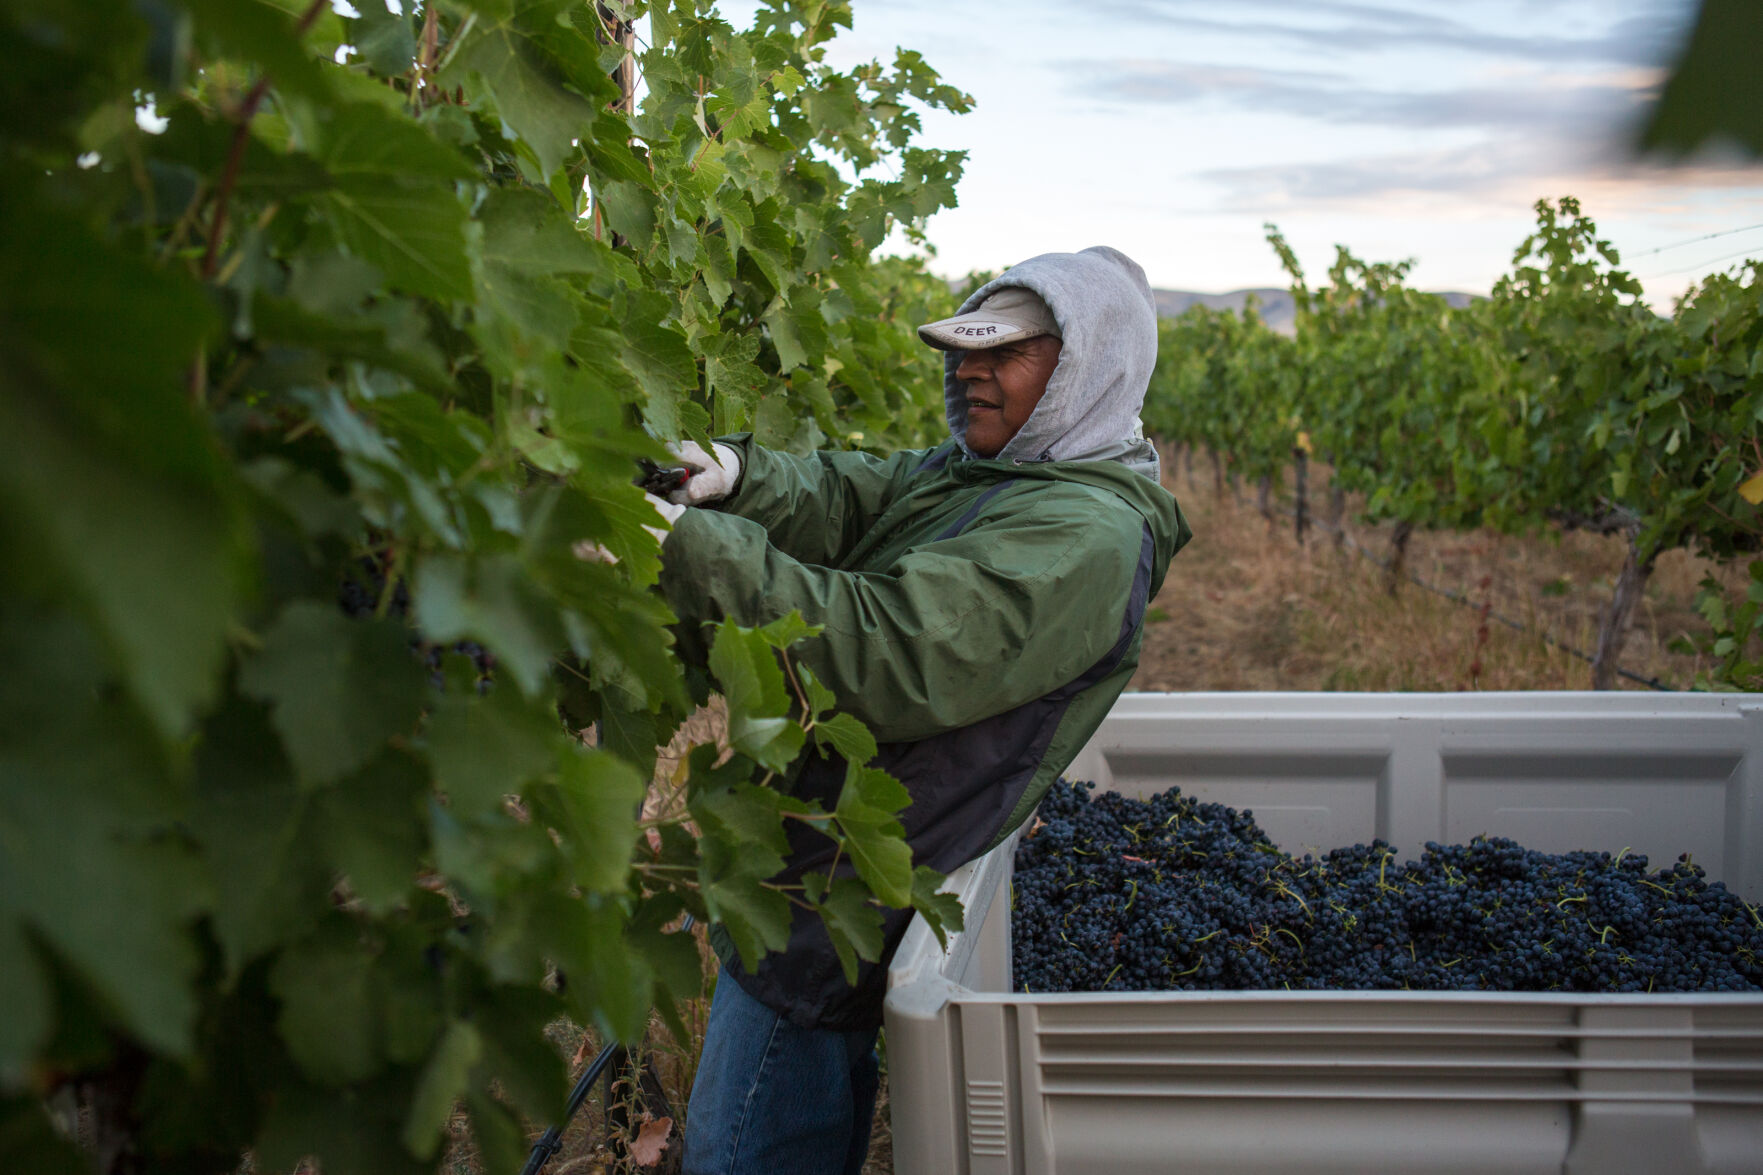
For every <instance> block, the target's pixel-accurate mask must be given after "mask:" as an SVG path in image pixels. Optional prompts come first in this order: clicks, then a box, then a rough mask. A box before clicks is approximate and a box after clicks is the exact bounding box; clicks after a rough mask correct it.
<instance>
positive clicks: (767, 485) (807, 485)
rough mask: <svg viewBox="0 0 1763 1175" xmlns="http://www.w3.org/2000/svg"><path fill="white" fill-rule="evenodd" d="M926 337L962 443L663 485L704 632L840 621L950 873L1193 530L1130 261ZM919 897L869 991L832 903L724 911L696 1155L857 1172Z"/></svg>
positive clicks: (1129, 654)
mask: <svg viewBox="0 0 1763 1175" xmlns="http://www.w3.org/2000/svg"><path fill="white" fill-rule="evenodd" d="M919 335H920V337H921V338H922V339H923V340H924V341H925V342H926V343H928V344H929V345H930V346H932V347H936V348H939V349H941V350H943V351H945V352H946V354H945V356H944V396H945V402H946V408H947V416H948V422H949V432H950V440H949V441H947V442H945V443H944V444H942V445H940V446H938V447H936V448H934V449H930V450H924V451H917V452H904V453H896V454H894V455H893V456H890V457H877V456H872V455H869V454H865V453H851V452H823V453H816V454H814V455H812V456H809V457H796V456H791V455H788V454H783V453H775V452H771V451H769V450H766V449H764V448H761V447H760V446H757V445H754V444H753V443H752V442H751V440H750V439H747V438H731V439H728V440H726V441H719V442H718V443H717V444H716V445H715V447H714V452H712V453H705V452H704V451H703V450H702V449H700V448H698V447H697V446H687V447H686V448H685V449H682V456H684V457H685V458H686V459H687V460H688V462H689V463H691V464H693V465H695V466H697V467H698V468H699V469H700V472H699V473H697V474H696V475H695V476H694V477H693V478H692V479H691V480H690V481H689V482H688V483H687V486H686V488H685V489H683V490H680V491H676V492H675V495H674V496H675V498H676V499H677V502H676V503H672V504H669V503H660V504H659V506H658V508H659V509H661V510H662V512H663V513H664V514H665V515H667V516H668V517H669V519H670V521H672V523H673V530H672V533H671V534H670V535H669V536H668V538H667V540H666V544H665V548H664V571H663V575H662V587H663V589H664V590H665V591H666V593H667V597H668V600H669V602H670V603H671V604H672V606H673V608H674V610H675V611H676V612H677V613H678V614H679V616H680V618H681V619H682V621H684V622H685V623H684V626H683V627H684V628H685V630H686V631H687V634H688V641H689V639H690V634H691V633H693V632H694V631H695V630H696V629H697V628H698V627H699V626H700V624H701V623H702V622H707V621H715V620H720V619H723V618H725V617H727V618H732V619H734V620H736V621H738V622H740V623H742V624H747V625H757V624H763V623H766V622H768V621H771V620H775V619H777V618H778V617H780V616H783V615H786V614H788V613H789V612H791V611H792V610H794V611H799V612H801V614H802V615H803V617H804V618H805V619H806V620H807V621H808V622H809V623H810V624H814V625H822V626H824V628H825V631H824V633H823V634H822V635H821V636H820V637H818V638H815V639H813V640H810V641H806V642H804V643H803V645H802V646H801V647H800V652H799V653H798V654H797V655H798V656H799V658H800V660H801V662H802V663H804V664H806V665H807V666H808V667H809V668H811V669H812V670H813V672H814V675H815V676H816V677H817V678H819V679H820V680H821V681H822V682H824V683H825V684H826V685H827V686H829V687H830V688H831V689H832V690H833V692H834V693H835V694H836V695H837V697H838V700H839V707H840V708H841V709H842V710H846V711H849V712H850V713H852V714H854V715H856V716H857V717H858V718H860V719H862V720H863V721H864V722H865V723H867V724H868V725H869V728H870V729H871V730H872V731H873V732H874V733H875V735H876V738H877V739H878V741H879V742H880V744H881V749H880V752H879V754H878V755H877V758H876V760H875V763H876V765H877V766H880V767H882V768H885V769H886V770H888V771H889V772H890V773H892V774H893V775H894V776H895V777H896V778H898V779H899V780H900V781H901V782H902V783H904V784H905V786H906V788H907V789H908V791H909V792H910V793H911V795H912V804H911V806H910V807H909V808H907V809H906V811H905V812H904V813H903V815H902V823H903V824H904V825H905V828H906V834H907V840H908V842H909V843H910V844H911V846H912V851H913V861H914V863H915V864H926V865H930V866H931V867H932V868H935V869H937V870H940V871H942V872H948V871H949V870H951V869H953V868H955V867H956V866H958V865H961V864H962V863H964V862H966V861H968V860H971V859H972V858H974V857H976V856H978V855H979V854H980V853H982V852H984V851H985V850H986V849H988V848H990V847H991V846H993V845H995V844H997V843H998V842H999V841H1001V840H1002V839H1003V838H1004V837H1005V836H1006V835H1008V834H1009V832H1010V831H1011V830H1012V829H1014V828H1015V827H1016V826H1017V825H1018V824H1020V823H1021V822H1022V821H1023V820H1024V819H1025V818H1026V817H1027V815H1028V814H1029V813H1030V812H1031V811H1033V809H1034V806H1035V804H1036V803H1037V802H1038V801H1039V799H1040V797H1041V795H1042V793H1043V792H1044V791H1045V790H1046V788H1047V786H1048V785H1049V784H1050V783H1051V782H1052V781H1053V779H1054V778H1055V777H1056V776H1057V775H1058V773H1059V772H1060V771H1062V770H1063V769H1064V768H1065V766H1066V765H1067V764H1068V763H1069V762H1070V761H1071V759H1072V757H1073V756H1074V755H1075V754H1076V753H1077V751H1078V749H1079V748H1080V747H1082V745H1083V744H1084V743H1085V742H1086V741H1087V740H1088V739H1089V736H1090V735H1091V734H1092V733H1093V732H1094V730H1095V728H1096V726H1097V725H1098V724H1099V723H1100V722H1101V720H1102V718H1103V716H1104V715H1105V714H1106V713H1107V712H1108V709H1109V707H1110V706H1112V705H1113V703H1114V700H1115V699H1116V698H1117V697H1118V696H1119V694H1120V691H1121V690H1122V689H1123V688H1124V687H1125V685H1126V682H1127V680H1128V679H1129V678H1130V677H1131V676H1132V671H1133V669H1134V667H1135V666H1136V665H1137V663H1138V651H1139V641H1140V636H1141V629H1142V623H1143V618H1144V611H1145V605H1146V603H1147V601H1148V600H1149V599H1150V598H1151V597H1152V596H1153V595H1155V594H1156V592H1157V589H1158V587H1159V586H1160V585H1161V583H1162V580H1163V573H1164V569H1165V568H1166V567H1167V565H1168V562H1169V559H1170V557H1171V556H1172V555H1174V553H1175V552H1176V550H1177V549H1179V548H1180V547H1181V545H1182V544H1183V543H1184V542H1186V541H1187V538H1188V530H1187V526H1186V524H1185V522H1184V521H1183V520H1182V518H1181V515H1180V512H1179V511H1178V509H1177V508H1176V504H1175V499H1174V498H1173V497H1171V496H1170V495H1169V493H1168V492H1167V491H1166V490H1164V489H1163V488H1162V487H1161V485H1160V484H1159V482H1158V464H1157V455H1156V451H1155V450H1154V449H1153V448H1152V447H1151V445H1150V444H1148V443H1147V442H1146V441H1145V439H1144V435H1143V431H1142V429H1141V427H1140V424H1139V410H1140V407H1141V406H1142V404H1143V402H1144V395H1145V388H1146V384H1147V383H1148V381H1149V379H1150V375H1151V368H1152V365H1153V363H1154V362H1155V360H1156V354H1157V326H1156V311H1155V308H1154V303H1153V301H1152V297H1151V291H1150V287H1149V286H1148V285H1147V283H1146V281H1145V276H1144V273H1143V271H1142V270H1141V269H1140V268H1139V267H1138V266H1137V265H1136V264H1134V263H1133V262H1132V261H1131V260H1130V259H1128V258H1127V257H1126V256H1124V255H1123V254H1121V253H1119V252H1116V251H1115V250H1113V249H1107V248H1094V249H1086V250H1084V251H1083V252H1081V253H1075V254H1074V253H1050V254H1044V255H1042V256H1039V257H1035V258H1032V259H1030V260H1028V261H1025V262H1023V263H1022V264H1020V265H1018V266H1015V267H1014V268H1012V269H1010V270H1008V271H1006V272H1005V273H1004V274H1003V275H1001V276H1000V277H998V278H997V279H995V280H994V281H992V282H990V283H988V284H987V285H986V286H984V287H983V288H981V289H980V290H979V291H977V292H976V293H975V294H974V295H973V296H972V297H971V298H969V299H968V300H967V302H966V303H965V304H964V305H963V306H962V307H961V312H960V313H959V314H957V315H956V316H955V317H953V318H948V319H944V320H943V321H941V322H934V323H930V324H928V325H926V326H923V327H920V328H919ZM688 504H689V506H691V507H697V508H687V505H688ZM844 773H845V764H844V762H843V761H842V760H840V759H838V758H837V757H836V756H833V757H828V758H822V757H818V756H816V755H813V754H806V755H804V756H803V759H802V760H801V761H800V762H799V763H798V764H797V767H796V770H795V771H794V772H793V776H792V779H791V780H790V782H789V784H788V786H789V787H790V788H791V789H792V790H794V791H795V793H796V794H798V795H803V796H805V797H812V798H817V799H819V800H820V801H821V802H822V803H823V804H825V806H826V807H827V808H829V809H830V808H831V807H832V806H833V805H834V803H836V801H837V797H838V791H839V787H840V785H841V784H842V782H843V779H844ZM791 844H792V850H793V853H792V856H791V860H790V865H789V867H788V869H787V871H786V875H785V878H784V879H785V880H793V879H795V878H799V877H800V876H801V875H802V874H803V873H806V872H809V871H813V870H822V871H824V870H826V869H827V868H829V867H830V866H831V865H832V864H833V860H832V853H831V850H830V842H828V841H827V840H826V839H825V838H824V837H821V836H819V834H817V833H815V832H814V831H813V830H812V829H808V828H806V827H803V826H800V825H797V826H795V827H794V828H793V830H792V841H791ZM842 867H848V863H847V864H846V865H844V866H842ZM909 918H910V912H908V911H892V912H890V913H889V916H888V918H887V920H886V924H885V927H884V931H885V935H886V943H887V948H886V951H885V953H884V955H883V958H882V960H881V961H880V962H879V963H865V964H863V965H862V967H861V969H860V974H859V978H858V982H857V983H856V984H855V985H852V984H849V983H847V982H846V981H845V978H844V974H843V971H842V969H841V968H840V965H839V962H838V959H837V957H836V956H835V954H834V952H833V949H832V946H831V944H830V942H829V940H828V939H827V936H826V934H825V932H824V930H823V929H822V927H821V926H820V923H819V921H818V919H815V918H812V917H806V916H805V917H798V918H797V919H796V921H795V923H794V925H793V927H792V931H791V936H790V944H789V946H788V948H787V949H785V950H784V951H782V952H779V953H776V954H773V955H769V956H767V957H766V958H765V959H764V960H763V961H762V962H761V963H760V965H759V967H758V969H757V970H756V971H752V972H749V971H747V970H746V969H745V968H743V967H742V966H741V964H740V961H739V959H738V958H737V957H735V954H734V952H733V951H732V950H730V949H728V943H727V942H726V940H725V939H719V936H717V935H716V932H715V930H713V931H712V936H713V938H712V941H713V942H716V943H717V946H718V952H717V953H718V955H719V956H720V957H721V959H722V961H723V971H722V976H721V980H720V981H719V983H718V984H717V989H716V995H715V998H714V1000H713V1003H712V1009H711V1015H710V1024H709V1028H708V1031H707V1033H706V1036H705V1041H704V1052H703V1058H702V1060H701V1062H700V1066H699V1070H698V1076H697V1080H696V1084H695V1085H694V1088H693V1090H692V1097H691V1103H690V1106H689V1109H688V1113H687V1136H686V1151H685V1164H686V1170H687V1172H689V1173H691V1175H701V1173H702V1175H708V1173H710V1172H717V1173H737V1172H764V1173H765V1175H788V1173H792V1172H803V1173H813V1175H820V1173H823V1172H824V1173H829V1175H830V1173H833V1172H840V1171H844V1172H849V1173H855V1172H857V1171H858V1170H859V1169H860V1167H861V1166H862V1163H863V1159H864V1154H865V1152H866V1150H867V1147H868V1137H869V1126H870V1116H871V1113H872V1109H873V1104H874V1098H875V1093H876V1063H875V1055H874V1051H873V1050H874V1044H875V1038H876V1032H877V1029H878V1028H879V1027H880V1024H881V1003H882V996H883V994H884V987H885V983H886V965H887V960H888V958H889V957H890V956H891V955H892V953H893V950H894V948H895V947H896V946H897V945H898V943H899V940H900V936H901V934H902V933H903V931H904V930H905V927H906V923H907V921H908V920H909Z"/></svg>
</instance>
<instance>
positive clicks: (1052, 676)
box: [661, 491, 1143, 742]
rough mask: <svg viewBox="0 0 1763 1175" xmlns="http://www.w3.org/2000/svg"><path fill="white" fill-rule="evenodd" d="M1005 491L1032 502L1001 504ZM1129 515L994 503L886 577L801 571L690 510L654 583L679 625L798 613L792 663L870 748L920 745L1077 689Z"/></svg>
mask: <svg viewBox="0 0 1763 1175" xmlns="http://www.w3.org/2000/svg"><path fill="white" fill-rule="evenodd" d="M1013 496H1016V497H1019V499H1020V498H1033V499H1039V501H1034V502H1028V503H1026V504H1025V503H1022V502H1020V501H1019V502H1018V503H1017V504H1016V505H1015V506H1014V507H1013V508H1010V507H1008V506H1007V503H1008V501H1009V499H1010V498H1011V497H1013ZM1142 525H1143V524H1142V520H1140V519H1139V518H1138V516H1137V515H1136V514H1134V513H1132V512H1131V511H1127V510H1122V509H1110V508H1108V507H1107V506H1106V505H1103V504H1100V503H1098V502H1095V501H1090V500H1084V501H1080V502H1073V501H1072V500H1071V499H1070V498H1069V497H1066V496H1064V495H1061V494H1058V493H1056V492H1051V491H1039V492H1031V493H1028V494H1022V495H1005V496H1004V497H1003V498H1001V499H1000V501H999V503H997V504H996V505H995V512H994V511H988V512H987V513H986V514H984V515H982V516H981V517H980V519H978V520H977V521H975V522H974V523H973V524H972V525H970V526H969V527H968V528H967V529H966V530H964V531H963V532H962V533H961V534H959V535H957V536H955V537H954V538H951V539H943V540H938V541H934V542H928V543H925V544H923V545H922V546H920V547H917V548H915V549H914V550H912V551H911V552H909V553H908V554H906V555H905V556H903V557H902V558H901V559H900V560H899V561H898V562H897V563H896V564H895V565H894V566H893V567H891V568H890V569H889V570H888V571H886V572H873V571H869V572H850V571H838V570H833V569H830V568H826V567H820V566H815V565H812V564H808V563H804V562H802V561H800V560H798V559H796V558H793V557H792V556H791V555H789V554H786V553H785V552H784V551H782V550H780V549H779V548H778V547H777V546H776V545H774V544H772V543H769V542H767V541H766V532H765V530H764V528H763V527H761V526H760V525H759V524H758V523H756V522H754V521H753V520H751V519H747V518H740V517H735V516H732V515H728V514H719V513H716V512H713V511H706V510H687V511H686V513H685V514H684V515H683V516H682V517H681V518H680V520H679V522H678V523H676V524H675V526H674V530H673V535H672V537H671V538H669V540H668V542H667V545H666V547H665V548H664V551H663V554H664V569H663V572H662V580H661V583H662V587H663V589H664V590H665V591H666V592H667V596H668V600H669V602H670V604H672V606H673V608H674V610H675V612H677V613H678V614H679V615H680V617H681V619H682V620H684V621H686V622H687V625H688V626H695V625H697V624H700V623H703V622H709V621H717V620H721V619H724V618H729V619H733V620H735V621H736V622H738V623H740V624H745V625H758V624H765V623H769V622H770V621H772V620H775V619H777V618H779V617H781V616H785V615H787V614H789V613H790V612H791V611H799V612H801V614H802V616H803V617H804V619H806V620H807V621H808V622H809V623H810V624H815V625H822V626H824V627H825V632H824V633H822V635H821V636H819V637H818V638H815V639H812V640H809V641H805V642H804V643H803V645H802V646H801V647H800V653H799V656H800V659H801V661H802V663H804V664H806V665H807V666H808V667H809V668H810V669H811V670H813V672H814V674H815V676H816V677H818V678H819V679H820V680H821V681H823V682H824V683H826V685H827V686H829V687H830V688H831V689H832V690H833V692H834V694H835V695H836V696H837V697H838V699H839V707H840V709H842V710H845V711H848V712H850V713H851V714H853V715H855V716H856V717H858V718H860V719H862V720H863V721H864V722H865V723H866V724H867V725H868V726H869V728H870V730H871V731H873V732H874V733H875V735H876V737H877V738H878V739H880V740H881V741H883V742H892V741H903V740H910V739H919V738H925V737H927V736H929V735H932V734H936V733H939V732H941V731H947V730H951V729H955V728H958V727H962V726H966V725H968V724H970V723H973V722H977V721H979V720H980V719H982V718H986V717H989V716H991V715H993V714H998V713H1002V712H1003V711H1005V710H1009V709H1012V708H1013V707H1016V706H1019V705H1021V704H1023V703H1024V702H1028V701H1031V700H1033V699H1035V698H1038V697H1041V696H1043V695H1045V694H1047V693H1049V692H1051V691H1053V690H1055V689H1057V688H1058V687H1060V686H1062V685H1064V684H1066V683H1068V682H1070V681H1072V680H1074V679H1076V678H1077V677H1078V676H1080V675H1081V674H1082V673H1083V672H1084V671H1085V670H1087V669H1088V668H1090V667H1091V666H1092V665H1093V664H1095V663H1096V662H1097V661H1098V660H1100V659H1101V658H1102V656H1103V654H1105V653H1106V652H1107V651H1108V650H1109V649H1111V648H1112V647H1113V646H1114V644H1115V642H1116V641H1117V640H1118V639H1119V637H1120V624H1121V616H1122V608H1123V607H1124V606H1125V603H1126V599H1127V596H1128V594H1129V593H1130V591H1131V587H1132V582H1133V576H1134V573H1135V571H1136V569H1137V565H1138V558H1139V551H1140V538H1141V528H1142Z"/></svg>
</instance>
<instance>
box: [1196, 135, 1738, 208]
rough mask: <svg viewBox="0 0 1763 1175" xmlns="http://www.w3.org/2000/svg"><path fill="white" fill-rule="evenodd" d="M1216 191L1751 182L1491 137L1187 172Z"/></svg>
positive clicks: (1487, 199)
mask: <svg viewBox="0 0 1763 1175" xmlns="http://www.w3.org/2000/svg"><path fill="white" fill-rule="evenodd" d="M1192 178H1194V179H1196V180H1199V181H1201V182H1203V183H1206V184H1210V185H1213V186H1214V187H1215V188H1216V189H1217V190H1218V192H1219V195H1218V198H1217V200H1216V201H1215V203H1214V204H1213V205H1212V209H1211V210H1213V211H1224V210H1228V211H1232V212H1254V213H1257V214H1270V213H1278V212H1284V211H1288V210H1293V209H1304V210H1314V209H1316V208H1319V207H1323V206H1327V207H1331V208H1334V209H1336V210H1342V211H1362V212H1365V211H1380V210H1388V209H1390V208H1391V207H1392V206H1393V205H1395V204H1398V203H1409V204H1424V205H1427V206H1430V207H1431V208H1433V209H1434V210H1435V211H1440V210H1442V209H1444V208H1448V207H1452V206H1457V207H1458V208H1459V209H1460V211H1461V212H1463V213H1465V214H1472V213H1474V211H1475V210H1476V209H1477V208H1478V207H1504V208H1510V207H1512V206H1513V205H1514V204H1520V205H1523V204H1529V203H1530V202H1531V201H1534V200H1535V199H1537V198H1538V197H1539V196H1545V195H1559V194H1573V195H1577V196H1580V197H1581V198H1582V199H1585V200H1587V201H1588V207H1590V206H1592V205H1593V204H1594V203H1595V205H1596V206H1597V207H1600V208H1609V207H1612V206H1615V205H1618V204H1628V203H1633V202H1637V201H1638V202H1643V203H1646V204H1657V203H1658V202H1659V200H1660V199H1661V198H1662V197H1663V196H1664V195H1665V194H1666V193H1668V192H1671V191H1700V192H1708V191H1713V190H1717V189H1725V188H1732V189H1742V188H1754V187H1755V185H1756V183H1757V171H1756V168H1755V167H1753V166H1747V164H1746V161H1743V160H1732V161H1726V162H1720V161H1711V162H1708V163H1706V164H1704V165H1701V166H1696V167H1690V168H1670V169H1667V168H1663V167H1659V166H1656V165H1650V164H1642V163H1636V162H1634V161H1633V160H1631V159H1629V158H1628V157H1626V156H1624V155H1621V154H1620V153H1618V152H1616V151H1613V150H1610V149H1608V148H1607V147H1604V146H1600V145H1598V144H1589V143H1588V144H1568V143H1563V142H1559V141H1557V142H1537V141H1534V140H1516V139H1504V140H1497V141H1496V140H1490V141H1486V142H1483V143H1480V144H1476V145H1473V146H1470V147H1467V148H1458V149H1453V150H1449V151H1415V152H1392V153H1384V154H1377V155H1363V156H1358V157H1350V158H1342V159H1332V160H1324V161H1317V162H1297V163H1278V164H1270V165H1266V166H1260V167H1227V168H1212V169H1209V170H1205V171H1200V172H1196V173H1194V174H1193V177H1192Z"/></svg>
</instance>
